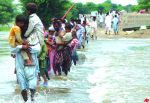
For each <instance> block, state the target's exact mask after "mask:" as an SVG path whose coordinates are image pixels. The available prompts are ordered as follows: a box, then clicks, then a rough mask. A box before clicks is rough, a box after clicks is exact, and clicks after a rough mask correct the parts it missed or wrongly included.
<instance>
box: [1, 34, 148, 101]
mask: <svg viewBox="0 0 150 103" xmlns="http://www.w3.org/2000/svg"><path fill="white" fill-rule="evenodd" d="M6 38H7V36H3V35H2V34H1V35H0V68H1V69H0V78H1V79H0V103H22V102H23V101H22V98H21V96H20V94H19V92H17V91H16V88H18V87H17V86H16V77H15V74H14V68H15V66H14V59H13V58H11V57H10V52H9V47H8V43H7V39H6ZM149 52H150V39H100V40H97V41H90V42H89V45H88V46H87V49H86V50H84V51H80V52H78V53H79V54H80V55H81V54H82V55H86V61H85V62H84V63H82V64H81V63H80V65H77V66H72V68H71V72H70V73H69V75H68V77H61V78H56V77H51V80H50V81H49V87H48V88H47V89H44V88H43V90H39V92H37V93H36V96H35V99H36V100H35V102H34V103H143V102H144V99H145V98H150V85H149V84H150V53H149Z"/></svg>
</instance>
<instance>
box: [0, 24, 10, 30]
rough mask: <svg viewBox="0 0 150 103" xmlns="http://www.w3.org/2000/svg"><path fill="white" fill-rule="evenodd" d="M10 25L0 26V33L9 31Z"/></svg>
mask: <svg viewBox="0 0 150 103" xmlns="http://www.w3.org/2000/svg"><path fill="white" fill-rule="evenodd" d="M10 28H11V24H5V25H0V31H9V30H10Z"/></svg>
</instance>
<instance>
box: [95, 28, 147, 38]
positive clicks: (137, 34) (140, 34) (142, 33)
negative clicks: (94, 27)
mask: <svg viewBox="0 0 150 103" xmlns="http://www.w3.org/2000/svg"><path fill="white" fill-rule="evenodd" d="M97 35H98V37H99V38H150V29H146V30H138V31H119V34H118V35H115V34H114V33H113V31H111V33H110V35H109V34H105V30H104V29H98V31H97Z"/></svg>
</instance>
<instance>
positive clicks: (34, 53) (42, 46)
mask: <svg viewBox="0 0 150 103" xmlns="http://www.w3.org/2000/svg"><path fill="white" fill-rule="evenodd" d="M26 9H27V13H28V15H29V17H28V18H27V17H26V16H24V15H22V14H21V15H17V16H16V20H15V25H14V26H13V27H12V28H11V30H10V34H9V45H10V46H11V55H12V57H14V58H15V73H16V76H17V81H18V83H19V86H20V88H21V95H22V97H23V100H24V101H25V102H26V101H27V100H28V92H27V91H28V90H30V94H31V101H34V94H35V91H36V87H37V85H38V84H39V83H38V82H39V78H40V76H42V78H43V80H44V83H43V84H42V86H44V87H47V86H48V80H49V79H50V77H49V75H51V74H55V75H56V76H60V75H62V73H63V74H65V75H68V72H69V71H70V68H71V65H72V62H73V63H74V65H76V63H77V61H78V55H77V52H76V49H77V48H79V49H81V48H85V44H84V42H85V40H86V29H85V25H86V24H85V23H83V24H81V22H80V20H76V21H75V20H72V21H70V23H67V22H65V20H62V19H57V18H53V19H51V26H50V27H49V28H48V31H46V30H45V28H44V26H43V24H42V22H41V20H40V18H39V17H38V16H37V14H36V11H37V5H36V4H35V3H28V4H27V6H26ZM84 22H85V21H84Z"/></svg>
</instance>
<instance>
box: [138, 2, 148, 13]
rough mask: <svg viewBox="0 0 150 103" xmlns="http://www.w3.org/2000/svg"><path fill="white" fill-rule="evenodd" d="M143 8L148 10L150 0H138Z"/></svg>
mask: <svg viewBox="0 0 150 103" xmlns="http://www.w3.org/2000/svg"><path fill="white" fill-rule="evenodd" d="M138 3H139V6H140V8H141V9H145V10H146V11H148V10H149V9H150V0H138Z"/></svg>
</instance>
